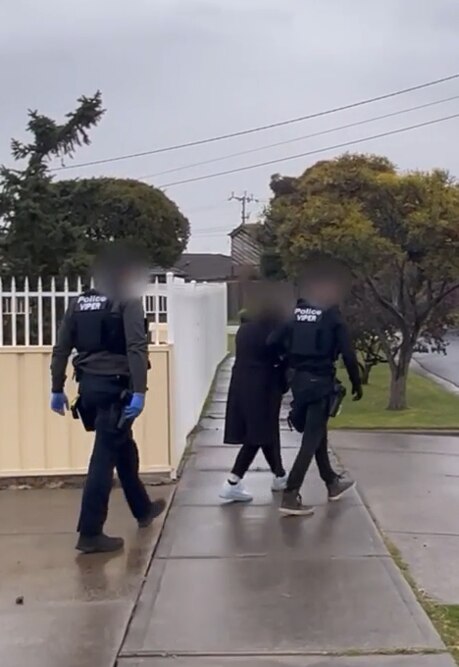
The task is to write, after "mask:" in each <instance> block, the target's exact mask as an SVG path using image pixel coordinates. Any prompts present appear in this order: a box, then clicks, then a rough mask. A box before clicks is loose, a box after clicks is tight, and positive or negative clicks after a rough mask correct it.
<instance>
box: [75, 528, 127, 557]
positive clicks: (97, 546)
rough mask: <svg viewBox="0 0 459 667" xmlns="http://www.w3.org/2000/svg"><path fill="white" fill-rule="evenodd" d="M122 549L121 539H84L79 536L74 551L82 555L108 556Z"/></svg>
mask: <svg viewBox="0 0 459 667" xmlns="http://www.w3.org/2000/svg"><path fill="white" fill-rule="evenodd" d="M123 547H124V540H123V538H122V537H108V535H104V534H103V533H102V534H101V535H95V536H94V537H85V536H84V535H80V538H79V540H78V542H77V545H76V547H75V548H76V549H77V551H81V553H83V554H109V553H113V552H114V551H120V550H121V549H122V548H123Z"/></svg>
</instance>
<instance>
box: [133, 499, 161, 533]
mask: <svg viewBox="0 0 459 667" xmlns="http://www.w3.org/2000/svg"><path fill="white" fill-rule="evenodd" d="M165 509H166V501H165V500H164V498H160V499H159V500H156V501H155V502H152V503H151V505H150V509H149V511H148V514H147V515H146V516H145V517H144V518H143V519H139V520H138V524H139V528H148V526H151V524H152V523H153V521H154V519H156V517H158V516H159V515H160V514H162V513H163V512H164V510H165Z"/></svg>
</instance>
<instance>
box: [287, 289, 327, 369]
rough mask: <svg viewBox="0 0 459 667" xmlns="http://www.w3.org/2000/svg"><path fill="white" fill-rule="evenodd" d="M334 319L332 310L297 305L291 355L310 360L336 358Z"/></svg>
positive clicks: (302, 304)
mask: <svg viewBox="0 0 459 667" xmlns="http://www.w3.org/2000/svg"><path fill="white" fill-rule="evenodd" d="M335 347H336V343H335V336H334V317H333V313H332V311H331V310H322V309H321V308H317V307H313V306H309V305H308V304H307V303H306V302H300V303H298V304H297V306H296V308H295V313H294V323H293V331H292V340H291V347H290V353H291V354H292V355H294V356H297V357H306V358H308V359H311V360H312V359H330V360H334V358H335Z"/></svg>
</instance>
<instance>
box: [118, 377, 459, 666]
mask: <svg viewBox="0 0 459 667" xmlns="http://www.w3.org/2000/svg"><path fill="white" fill-rule="evenodd" d="M228 371H229V365H227V366H226V367H225V368H224V370H223V372H222V373H220V376H219V378H218V381H217V383H216V387H215V390H216V394H215V396H218V398H219V400H216V401H215V402H214V403H210V404H209V407H208V410H207V415H206V416H205V418H204V419H203V421H202V424H201V426H202V427H203V430H201V431H200V432H199V433H198V435H197V437H196V439H195V442H194V453H193V454H192V455H191V456H190V459H189V461H188V463H187V467H186V469H185V472H184V475H183V478H182V480H181V481H180V484H179V486H178V490H177V493H176V495H175V499H174V503H173V506H172V510H171V512H170V514H169V517H168V520H167V522H166V525H165V529H164V533H163V536H162V538H161V540H160V544H159V547H158V550H157V552H156V554H155V558H154V560H153V564H152V567H151V569H150V572H149V575H148V577H147V580H146V583H145V586H144V588H143V590H142V594H141V596H140V600H139V603H138V606H137V608H136V612H135V614H134V617H133V620H132V622H131V624H130V627H129V631H128V633H127V637H126V640H125V642H124V644H123V648H122V651H121V654H120V658H119V662H118V665H119V667H198V665H199V667H211V666H212V667H225V666H227V667H262V666H263V667H300V666H301V667H364V666H365V667H396V666H397V667H452V665H453V664H454V663H453V662H452V660H451V659H450V658H449V657H448V656H447V655H446V654H445V653H444V647H443V644H442V642H441V640H440V638H439V637H438V635H437V633H436V631H435V630H434V628H433V627H432V625H431V623H430V621H429V619H428V618H427V617H426V615H425V613H424V612H423V610H422V609H421V607H420V605H419V604H418V603H417V601H416V599H415V597H414V595H413V593H412V591H411V590H410V588H409V587H408V585H407V584H406V582H405V580H404V579H403V577H402V576H401V574H400V572H399V570H398V569H397V567H396V566H395V564H394V563H393V561H392V559H391V558H390V556H389V554H388V552H387V549H386V547H385V545H384V543H383V541H382V539H381V537H380V535H379V532H378V531H377V530H376V528H375V525H374V523H373V521H372V519H371V518H370V515H369V514H368V512H367V510H366V508H365V506H364V505H363V503H362V500H361V498H360V496H359V495H358V493H357V492H355V491H353V492H351V493H350V494H349V495H348V497H347V498H345V499H343V500H342V501H341V502H340V503H336V504H329V503H328V502H327V496H326V491H325V488H324V486H323V484H322V482H321V481H320V479H319V477H318V473H317V471H316V470H315V469H314V470H313V471H311V473H312V474H311V476H310V478H309V479H308V480H307V482H306V485H305V488H304V499H305V502H309V503H314V504H316V505H317V511H316V514H315V516H314V517H312V518H309V519H307V518H281V517H280V515H279V514H278V512H277V511H276V510H277V507H276V506H277V504H278V502H279V497H278V496H277V497H276V496H275V495H273V494H272V493H271V491H270V482H271V475H270V474H269V472H268V470H267V466H266V463H265V462H264V461H263V459H262V458H261V457H258V458H257V460H256V462H255V467H254V468H253V469H252V471H251V472H250V473H249V475H248V476H247V486H248V487H250V489H251V490H252V491H253V493H254V494H255V500H254V502H253V503H250V504H246V505H237V506H236V505H222V504H221V503H220V501H219V499H218V491H219V488H220V485H221V483H222V481H223V480H224V478H225V473H226V472H227V471H228V468H229V466H230V464H231V463H232V461H233V459H234V456H235V454H236V450H235V449H234V448H231V447H225V446H223V445H222V432H221V428H222V414H223V413H222V409H221V406H220V405H217V404H218V403H221V401H222V397H223V396H224V393H225V392H226V390H227V387H228V382H229V372H228ZM215 396H214V398H215ZM282 437H283V441H284V444H285V450H284V456H285V459H286V462H287V463H291V461H292V459H293V456H294V454H295V449H294V448H295V446H296V445H297V442H298V440H297V438H296V437H295V436H294V435H293V434H290V433H288V432H287V431H284V432H283V434H282ZM432 651H434V652H438V654H437V655H421V654H423V653H426V652H432ZM387 652H389V653H393V654H395V655H392V656H387V655H386V656H384V655H373V654H378V653H379V654H382V653H387ZM407 652H408V653H417V655H406V653H407ZM350 653H359V654H362V656H361V657H359V658H351V657H350V656H349V654H350Z"/></svg>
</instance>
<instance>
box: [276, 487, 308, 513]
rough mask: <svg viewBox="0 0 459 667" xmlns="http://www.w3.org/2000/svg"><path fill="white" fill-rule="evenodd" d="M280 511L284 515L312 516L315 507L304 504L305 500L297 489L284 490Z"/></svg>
mask: <svg viewBox="0 0 459 667" xmlns="http://www.w3.org/2000/svg"><path fill="white" fill-rule="evenodd" d="M279 512H280V513H281V514H283V515H284V516H312V515H313V514H314V508H313V507H310V506H309V505H303V500H302V498H301V496H300V494H299V493H298V492H297V491H284V495H283V496H282V503H281V505H280V507H279Z"/></svg>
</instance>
